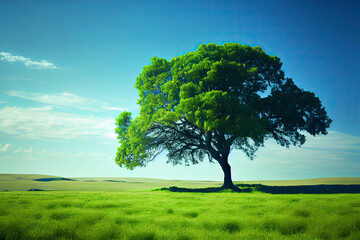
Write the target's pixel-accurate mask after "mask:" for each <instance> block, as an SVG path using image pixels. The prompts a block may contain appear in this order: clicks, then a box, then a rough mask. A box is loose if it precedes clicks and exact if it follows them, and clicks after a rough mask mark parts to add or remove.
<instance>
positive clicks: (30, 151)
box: [24, 147, 33, 153]
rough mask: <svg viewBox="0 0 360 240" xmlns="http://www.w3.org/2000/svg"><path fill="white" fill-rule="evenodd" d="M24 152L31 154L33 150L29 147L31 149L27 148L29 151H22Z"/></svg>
mask: <svg viewBox="0 0 360 240" xmlns="http://www.w3.org/2000/svg"><path fill="white" fill-rule="evenodd" d="M24 152H26V153H32V152H33V148H32V147H31V148H29V149H24Z"/></svg>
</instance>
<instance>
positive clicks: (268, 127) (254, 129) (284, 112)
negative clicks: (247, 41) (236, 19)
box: [115, 43, 331, 188]
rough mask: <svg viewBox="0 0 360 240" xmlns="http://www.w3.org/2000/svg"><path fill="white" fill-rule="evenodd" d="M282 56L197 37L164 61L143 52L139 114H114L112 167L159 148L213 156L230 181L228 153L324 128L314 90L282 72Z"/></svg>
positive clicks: (296, 139) (188, 157)
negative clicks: (195, 43)
mask: <svg viewBox="0 0 360 240" xmlns="http://www.w3.org/2000/svg"><path fill="white" fill-rule="evenodd" d="M281 67H282V63H281V61H280V59H279V58H278V57H276V56H270V55H268V54H266V53H265V52H264V51H263V50H262V49H261V48H260V47H250V46H246V45H241V44H238V43H225V44H224V45H216V44H213V43H210V44H207V45H205V44H201V45H200V46H199V47H198V49H197V50H196V51H195V52H189V53H187V54H185V55H183V56H178V57H175V58H173V59H171V60H170V61H168V60H166V59H162V58H158V57H153V58H152V59H151V64H150V65H148V66H145V67H144V68H143V71H142V72H141V73H140V75H139V76H138V77H137V79H136V84H135V88H136V89H137V90H138V91H139V99H138V104H139V105H140V115H139V116H137V117H135V118H134V119H132V118H131V114H130V113H129V112H123V113H121V114H120V116H119V117H118V118H117V119H116V124H117V128H116V129H115V132H116V133H117V134H118V139H119V143H120V147H118V151H117V153H116V158H115V161H116V163H117V164H118V165H119V166H120V167H126V168H128V169H133V168H135V167H137V166H145V165H146V164H147V163H148V162H149V161H151V160H152V159H154V158H155V157H156V156H157V155H158V154H159V153H161V152H162V151H164V150H165V151H166V152H167V157H168V162H171V163H173V164H174V165H175V164H181V163H183V162H184V163H185V165H189V164H190V163H192V164H197V163H199V162H200V161H203V159H204V157H206V156H207V157H208V159H209V161H210V162H213V160H215V161H217V162H219V164H220V165H221V167H222V169H223V171H224V173H225V180H224V186H223V187H224V188H232V187H233V183H232V181H231V174H230V166H229V164H228V156H229V154H230V151H231V150H232V149H238V150H242V151H243V152H244V153H245V154H246V155H247V156H248V157H249V158H250V159H252V158H253V157H254V156H255V152H256V151H257V149H258V148H259V147H261V146H263V145H264V141H265V140H266V139H268V138H273V139H275V140H276V142H277V143H279V144H281V145H282V146H286V147H289V146H290V145H297V146H301V145H302V144H304V142H305V135H304V133H305V132H308V133H310V134H311V135H314V136H315V135H319V134H327V131H326V129H327V128H328V127H329V126H330V124H331V119H330V118H329V117H328V116H327V113H326V111H325V108H324V107H323V106H322V105H321V102H320V100H319V98H317V97H316V96H315V94H314V93H312V92H308V91H304V90H302V89H300V88H298V87H297V86H296V85H295V84H294V82H293V80H292V79H290V78H286V77H285V73H284V71H283V70H282V69H281Z"/></svg>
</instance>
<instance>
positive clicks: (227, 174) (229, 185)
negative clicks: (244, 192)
mask: <svg viewBox="0 0 360 240" xmlns="http://www.w3.org/2000/svg"><path fill="white" fill-rule="evenodd" d="M219 163H220V166H221V168H222V170H223V172H224V184H223V186H222V187H221V188H223V189H235V188H236V187H235V186H234V184H233V182H232V179H231V167H230V164H229V163H228V160H227V159H224V160H223V161H219Z"/></svg>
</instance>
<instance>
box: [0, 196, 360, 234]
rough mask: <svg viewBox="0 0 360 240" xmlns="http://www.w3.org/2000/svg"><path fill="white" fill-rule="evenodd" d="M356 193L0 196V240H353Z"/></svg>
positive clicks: (358, 214) (358, 212)
mask: <svg viewBox="0 0 360 240" xmlns="http://www.w3.org/2000/svg"><path fill="white" fill-rule="evenodd" d="M359 200H360V194H336V195H316V194H308V195H270V194H265V193H231V192H224V193H173V192H162V191H142V192H2V193H0V239H354V240H355V239H360V204H359Z"/></svg>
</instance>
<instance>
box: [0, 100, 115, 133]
mask: <svg viewBox="0 0 360 240" xmlns="http://www.w3.org/2000/svg"><path fill="white" fill-rule="evenodd" d="M114 128H115V125H114V119H113V118H102V117H94V116H83V115H78V114H70V113H63V112H57V111H54V110H53V109H52V108H51V107H43V108H21V107H5V108H1V109H0V133H3V134H7V135H11V136H14V137H19V138H27V139H83V140H84V139H85V140H86V139H87V138H93V137H96V138H100V139H104V138H105V139H109V138H111V136H112V133H113V132H114Z"/></svg>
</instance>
